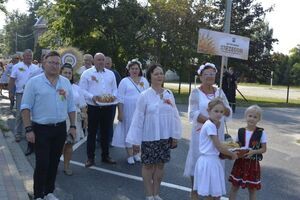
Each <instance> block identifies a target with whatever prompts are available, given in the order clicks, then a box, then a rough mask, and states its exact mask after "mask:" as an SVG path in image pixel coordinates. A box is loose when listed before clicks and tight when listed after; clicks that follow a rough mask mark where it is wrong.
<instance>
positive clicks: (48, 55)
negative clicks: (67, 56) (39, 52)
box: [45, 51, 60, 59]
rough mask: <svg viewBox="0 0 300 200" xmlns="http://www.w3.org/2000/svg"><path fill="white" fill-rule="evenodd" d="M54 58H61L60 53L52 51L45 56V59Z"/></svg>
mask: <svg viewBox="0 0 300 200" xmlns="http://www.w3.org/2000/svg"><path fill="white" fill-rule="evenodd" d="M52 56H58V57H60V55H59V53H58V52H57V51H50V52H49V53H47V55H46V56H45V59H47V58H48V57H52Z"/></svg>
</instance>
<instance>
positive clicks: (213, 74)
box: [203, 72, 217, 77]
mask: <svg viewBox="0 0 300 200" xmlns="http://www.w3.org/2000/svg"><path fill="white" fill-rule="evenodd" d="M216 74H217V73H216V72H211V73H204V74H203V76H207V77H215V76H216Z"/></svg>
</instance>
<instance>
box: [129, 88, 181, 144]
mask: <svg viewBox="0 0 300 200" xmlns="http://www.w3.org/2000/svg"><path fill="white" fill-rule="evenodd" d="M160 96H161V95H159V94H157V93H156V92H155V90H153V89H152V88H151V87H150V88H148V89H147V90H145V91H143V92H142V93H141V95H140V96H139V98H138V100H137V104H136V109H135V112H134V115H133V118H132V123H131V126H130V128H129V131H128V134H127V137H126V142H127V143H129V144H135V145H140V144H141V142H142V141H158V140H160V139H168V138H170V137H173V138H176V139H179V138H180V137H181V132H182V126H181V121H180V117H179V113H178V110H177V108H176V104H175V99H174V96H173V94H172V92H171V91H169V90H164V92H163V94H162V99H161V97H160ZM166 101H168V102H169V103H166Z"/></svg>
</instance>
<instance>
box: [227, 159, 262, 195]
mask: <svg viewBox="0 0 300 200" xmlns="http://www.w3.org/2000/svg"><path fill="white" fill-rule="evenodd" d="M229 181H230V182H231V183H232V185H234V186H236V187H239V186H241V187H242V188H243V189H244V188H250V189H257V190H259V189H260V188H261V181H260V165H259V161H257V160H252V159H245V158H240V159H237V160H236V161H235V162H234V165H233V167H232V171H231V174H230V176H229Z"/></svg>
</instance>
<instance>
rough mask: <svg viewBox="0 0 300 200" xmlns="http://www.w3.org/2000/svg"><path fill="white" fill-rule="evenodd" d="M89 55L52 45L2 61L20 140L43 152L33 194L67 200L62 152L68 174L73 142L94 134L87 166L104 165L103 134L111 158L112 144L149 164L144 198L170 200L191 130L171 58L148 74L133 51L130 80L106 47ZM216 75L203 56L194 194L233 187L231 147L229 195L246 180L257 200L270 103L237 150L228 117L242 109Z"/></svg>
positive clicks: (205, 195) (242, 132)
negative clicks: (60, 179)
mask: <svg viewBox="0 0 300 200" xmlns="http://www.w3.org/2000/svg"><path fill="white" fill-rule="evenodd" d="M83 58H84V59H83V60H84V65H83V66H82V67H81V68H79V69H74V68H73V67H72V65H71V64H69V63H61V57H60V55H59V53H57V52H56V51H50V52H49V53H47V54H46V55H43V56H42V62H41V64H40V65H36V64H33V59H32V51H31V50H30V49H27V50H25V51H24V53H23V56H22V61H20V62H19V59H20V57H19V56H18V55H14V56H13V57H12V61H11V64H9V65H7V66H6V69H4V68H3V69H1V70H2V72H3V73H2V76H1V87H2V88H6V87H7V88H8V90H9V98H10V100H11V106H12V107H13V106H14V105H13V104H14V103H13V102H14V100H15V101H16V126H15V130H14V134H15V141H16V142H20V141H21V140H22V139H23V137H24V134H25V137H26V140H27V141H28V142H29V144H30V145H31V146H32V148H31V151H33V149H34V152H35V159H36V164H35V170H34V175H33V176H34V199H37V200H43V199H44V200H57V199H58V198H57V197H55V195H54V190H55V179H56V173H57V169H58V164H59V159H60V156H61V155H62V154H63V157H64V169H63V170H64V174H65V175H66V176H71V175H73V171H72V169H71V166H70V160H71V158H72V152H73V149H72V147H73V145H74V144H75V143H76V142H78V141H80V140H81V139H83V138H84V137H87V149H86V153H87V160H86V162H85V167H86V168H89V167H91V166H93V165H95V154H96V153H95V148H96V141H97V138H98V139H99V141H100V144H101V161H102V162H103V163H106V164H112V165H114V164H116V163H117V161H116V160H114V159H113V158H112V157H111V155H110V145H112V146H116V147H121V148H124V149H125V150H126V153H127V156H126V158H124V160H126V162H127V163H128V164H129V165H133V164H135V163H136V162H140V163H141V165H142V167H141V173H142V177H143V182H144V190H145V199H146V200H161V199H162V198H161V197H160V185H161V182H162V179H163V175H164V165H165V164H166V163H168V162H169V161H170V159H171V150H172V149H174V148H176V147H177V145H178V140H179V139H180V138H181V135H182V125H181V120H180V115H179V112H178V110H177V107H176V102H175V98H174V95H173V93H172V91H171V90H169V89H166V88H164V87H163V84H164V71H163V67H162V66H161V65H159V64H152V65H151V66H148V68H147V71H146V77H144V76H143V73H142V70H143V66H142V64H141V62H139V61H138V59H133V60H130V61H128V64H127V65H126V67H125V68H126V72H127V73H126V76H125V77H124V78H123V79H122V78H121V76H120V74H119V73H118V72H117V71H116V70H115V69H113V68H112V59H111V58H110V57H108V56H105V55H104V54H103V53H96V54H95V55H94V56H92V55H90V54H85V55H84V57H83ZM216 74H217V68H216V67H215V65H214V64H212V63H205V64H203V65H201V66H200V67H199V70H198V75H199V77H200V80H201V85H200V86H199V87H197V88H195V89H194V90H193V91H192V92H191V94H190V97H189V107H188V118H189V121H190V122H191V123H192V132H191V138H190V146H189V151H188V155H187V159H186V164H185V169H184V176H188V177H190V178H191V182H192V184H191V185H192V186H191V199H192V200H198V199H200V198H201V199H220V198H221V196H222V195H225V194H226V189H225V175H224V163H225V162H224V159H223V158H224V157H226V156H227V158H229V159H232V160H235V162H234V165H233V168H232V171H231V174H230V177H229V181H230V182H231V183H232V187H231V191H230V199H232V200H235V199H236V196H237V192H238V189H239V188H240V187H242V188H248V190H249V199H251V200H254V199H255V198H256V191H257V190H259V189H260V188H261V182H260V165H259V161H260V160H262V158H263V157H262V154H263V153H265V152H266V143H267V137H266V133H265V131H264V129H263V128H260V127H257V123H258V122H259V121H260V119H261V116H262V110H261V108H260V107H258V106H256V105H253V106H250V107H249V108H248V109H246V111H245V118H246V122H247V124H246V126H245V127H243V128H240V129H239V130H238V136H237V138H236V139H235V140H234V142H236V143H238V144H239V146H240V148H239V149H238V150H240V151H232V150H228V147H227V146H226V144H225V143H224V124H225V123H226V121H228V120H230V118H231V116H232V113H233V110H235V101H234V102H233V101H230V102H228V100H227V97H226V95H225V93H224V92H223V90H222V89H220V88H217V87H215V81H216ZM233 106H234V107H233ZM116 109H117V111H118V112H117V120H118V123H117V125H116V127H115V128H114V127H113V124H114V119H115V114H116ZM33 147H34V148H33ZM221 155H223V156H221Z"/></svg>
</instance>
